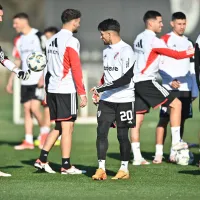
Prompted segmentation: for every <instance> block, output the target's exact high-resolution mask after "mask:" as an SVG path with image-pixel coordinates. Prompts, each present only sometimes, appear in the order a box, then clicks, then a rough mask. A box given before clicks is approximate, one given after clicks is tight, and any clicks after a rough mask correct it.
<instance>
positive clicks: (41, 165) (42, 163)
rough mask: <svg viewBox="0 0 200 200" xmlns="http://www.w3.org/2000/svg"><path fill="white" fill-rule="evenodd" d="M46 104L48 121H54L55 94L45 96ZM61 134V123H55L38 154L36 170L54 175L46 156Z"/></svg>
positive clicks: (55, 111) (55, 113) (55, 117)
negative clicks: (48, 110) (48, 111)
mask: <svg viewBox="0 0 200 200" xmlns="http://www.w3.org/2000/svg"><path fill="white" fill-rule="evenodd" d="M47 102H48V105H49V107H50V119H51V120H56V119H57V118H58V116H57V114H58V113H57V106H58V105H57V102H56V95H55V94H50V93H49V94H48V95H47ZM60 134H62V127H61V122H59V121H56V125H55V128H54V129H53V130H52V131H51V132H50V133H49V134H48V136H47V138H46V140H45V143H44V146H43V148H42V150H41V152H40V157H39V158H38V159H37V160H36V162H35V164H34V166H35V167H36V168H37V169H43V170H45V171H46V172H48V173H55V172H54V171H53V170H52V169H51V167H50V166H49V164H48V162H47V158H48V154H49V151H50V150H51V148H52V147H53V145H54V143H55V141H56V140H57V138H58V137H59V135H60Z"/></svg>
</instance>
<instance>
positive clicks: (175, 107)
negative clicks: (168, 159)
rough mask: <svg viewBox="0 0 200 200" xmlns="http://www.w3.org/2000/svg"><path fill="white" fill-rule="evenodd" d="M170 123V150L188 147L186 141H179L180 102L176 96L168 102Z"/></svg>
mask: <svg viewBox="0 0 200 200" xmlns="http://www.w3.org/2000/svg"><path fill="white" fill-rule="evenodd" d="M169 107H170V125H171V133H172V150H174V151H176V150H179V149H184V148H188V145H187V143H185V142H181V137H180V126H181V109H182V104H181V101H180V100H179V99H178V98H175V99H174V100H173V101H172V102H171V103H170V104H169Z"/></svg>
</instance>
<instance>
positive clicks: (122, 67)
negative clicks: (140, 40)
mask: <svg viewBox="0 0 200 200" xmlns="http://www.w3.org/2000/svg"><path fill="white" fill-rule="evenodd" d="M134 62H135V56H134V52H133V50H132V47H131V46H130V45H128V44H127V43H125V42H124V41H122V40H121V41H120V42H118V43H117V44H113V45H109V46H108V47H107V48H106V49H105V50H104V51H103V66H104V83H105V84H106V83H108V84H109V83H110V82H112V81H114V80H117V79H119V78H120V77H122V76H123V75H124V74H125V73H126V72H127V71H128V70H129V69H130V68H131V67H132V66H133V64H134ZM101 100H103V101H109V102H114V103H125V102H133V101H134V100H135V98H134V83H133V81H132V80H131V82H130V84H128V85H125V86H122V87H119V88H116V89H111V90H107V91H104V92H103V94H102V95H101Z"/></svg>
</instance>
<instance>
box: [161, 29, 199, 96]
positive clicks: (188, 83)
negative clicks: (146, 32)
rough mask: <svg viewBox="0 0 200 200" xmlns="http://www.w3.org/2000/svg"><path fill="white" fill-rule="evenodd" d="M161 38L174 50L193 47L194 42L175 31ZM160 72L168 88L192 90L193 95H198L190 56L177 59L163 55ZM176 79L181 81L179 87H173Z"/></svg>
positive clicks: (163, 82) (164, 84)
mask: <svg viewBox="0 0 200 200" xmlns="http://www.w3.org/2000/svg"><path fill="white" fill-rule="evenodd" d="M161 39H163V40H164V42H165V43H166V45H167V47H169V48H170V49H173V50H177V51H184V50H188V49H191V48H193V44H192V42H191V41H189V40H188V38H187V37H185V36H178V35H176V34H175V33H174V32H170V33H168V34H166V35H164V36H163V37H161ZM159 73H160V75H161V77H162V84H163V86H164V87H165V88H166V89H168V90H179V91H192V97H197V96H198V87H197V83H196V76H195V71H194V62H190V58H185V59H181V60H177V59H174V58H171V57H168V56H161V59H160V64H159ZM174 79H177V80H178V81H179V82H180V87H179V88H178V89H174V88H172V87H171V83H172V81H173V80H174Z"/></svg>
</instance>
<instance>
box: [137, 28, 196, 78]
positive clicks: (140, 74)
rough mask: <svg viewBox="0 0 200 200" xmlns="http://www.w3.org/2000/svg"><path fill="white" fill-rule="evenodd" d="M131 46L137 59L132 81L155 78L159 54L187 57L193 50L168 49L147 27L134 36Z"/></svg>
mask: <svg viewBox="0 0 200 200" xmlns="http://www.w3.org/2000/svg"><path fill="white" fill-rule="evenodd" d="M133 46H134V52H135V55H136V60H137V61H136V64H135V66H134V82H140V81H147V80H154V79H156V77H157V75H158V70H159V62H160V55H166V56H169V57H173V58H176V59H183V58H188V57H191V56H192V55H193V52H186V51H180V52H178V51H174V50H172V49H169V48H168V47H167V45H166V44H165V42H164V41H163V40H161V39H159V38H157V37H156V34H155V33H154V32H153V31H151V30H148V29H146V30H145V31H143V32H142V33H140V34H139V35H138V36H137V37H136V39H135V41H134V43H133Z"/></svg>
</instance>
